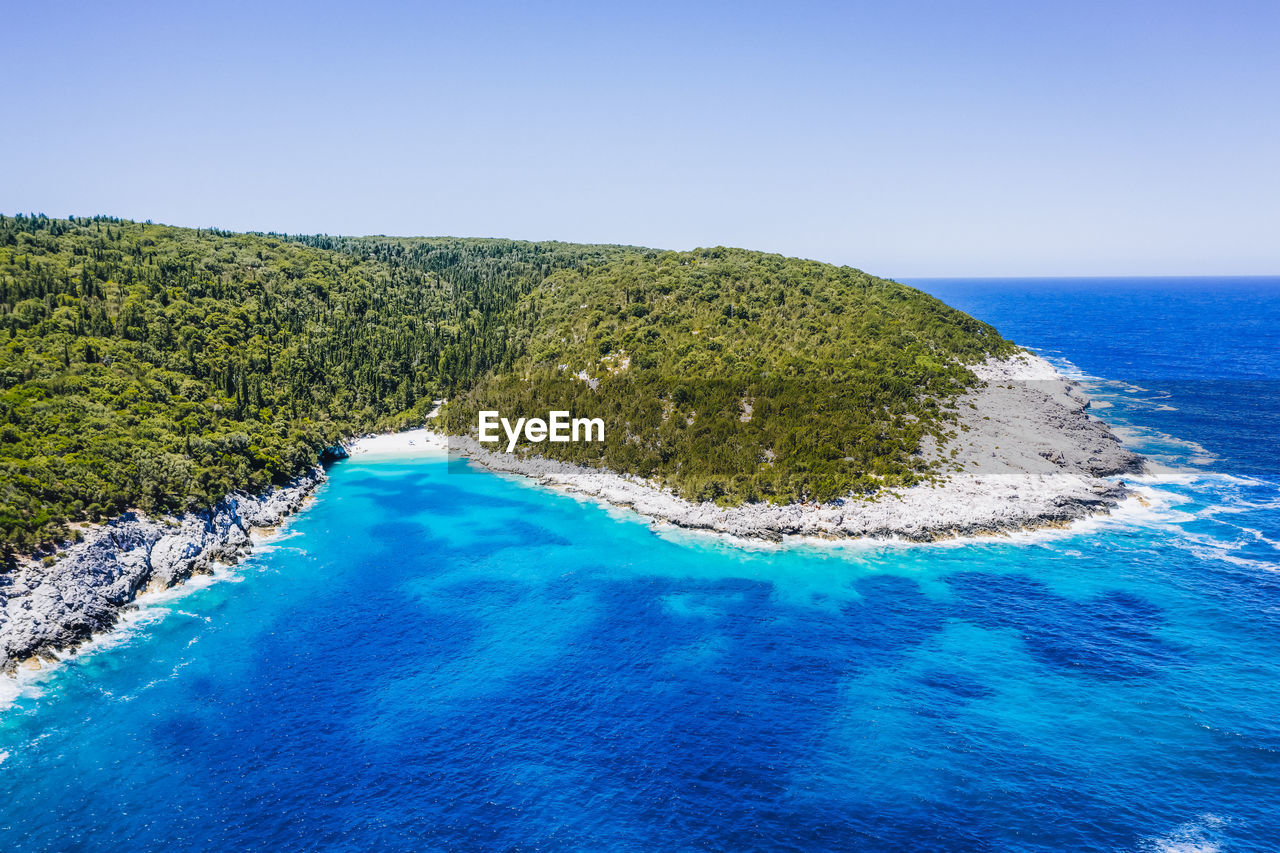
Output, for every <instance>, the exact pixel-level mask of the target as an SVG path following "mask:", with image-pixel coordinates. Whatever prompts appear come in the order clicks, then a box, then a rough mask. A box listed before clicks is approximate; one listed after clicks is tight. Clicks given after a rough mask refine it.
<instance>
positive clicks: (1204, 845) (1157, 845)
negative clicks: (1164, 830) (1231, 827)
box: [1138, 814, 1229, 853]
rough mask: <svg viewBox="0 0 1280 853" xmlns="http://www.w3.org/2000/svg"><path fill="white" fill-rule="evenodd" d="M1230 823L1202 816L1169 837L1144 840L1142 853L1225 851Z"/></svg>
mask: <svg viewBox="0 0 1280 853" xmlns="http://www.w3.org/2000/svg"><path fill="white" fill-rule="evenodd" d="M1228 823H1229V821H1228V820H1227V819H1225V818H1221V817H1218V816H1217V815H1215V814H1204V815H1200V816H1199V817H1198V818H1196V819H1195V820H1193V821H1188V822H1186V823H1183V824H1179V825H1178V826H1176V827H1174V828H1173V829H1172V830H1171V831H1170V832H1169V833H1168V834H1167V835H1161V836H1159V837H1156V838H1147V839H1144V840H1143V841H1142V842H1141V843H1140V844H1139V846H1138V850H1139V851H1141V853H1217V851H1219V850H1222V849H1223V844H1224V843H1225V838H1224V835H1223V829H1224V828H1225V827H1226V826H1227V824H1228Z"/></svg>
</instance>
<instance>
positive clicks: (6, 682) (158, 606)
mask: <svg viewBox="0 0 1280 853" xmlns="http://www.w3.org/2000/svg"><path fill="white" fill-rule="evenodd" d="M242 565H244V564H242ZM240 569H241V567H240V566H225V565H221V564H219V565H215V566H214V567H213V571H212V573H210V574H201V575H194V576H193V577H191V578H190V579H188V580H187V581H186V583H182V584H179V585H178V586H173V587H169V588H168V589H161V590H153V591H151V592H145V593H143V594H142V595H139V596H138V598H137V599H136V600H135V601H134V604H133V607H131V608H129V609H127V610H123V611H121V612H120V616H119V619H118V620H117V621H116V624H115V625H114V626H112V628H111V629H110V630H109V631H103V632H102V633H100V634H95V635H94V636H93V637H91V638H90V639H89V640H87V641H86V642H84V643H83V644H81V645H80V646H79V647H77V648H75V649H71V650H68V651H55V652H51V653H50V657H51V658H52V660H44V661H41V663H40V665H39V668H38V669H31V668H27V667H20V668H19V669H18V671H17V672H16V673H14V674H13V675H9V676H2V675H0V713H3V712H5V711H7V710H8V709H9V708H11V707H12V706H13V704H14V703H15V702H17V701H19V700H20V699H24V698H25V699H38V698H40V697H41V696H42V695H44V691H45V687H46V686H47V685H48V683H49V682H50V680H51V679H53V678H54V677H56V676H57V674H58V673H59V672H60V671H61V670H62V669H63V668H64V667H66V666H67V664H69V663H73V662H75V661H79V660H84V659H87V658H89V657H91V656H93V655H96V654H99V653H101V652H105V651H110V650H112V649H117V648H120V647H122V646H125V645H128V644H129V643H131V642H133V641H134V640H135V639H136V638H137V637H138V636H140V635H142V634H144V633H146V632H147V631H149V630H150V629H152V628H153V627H154V626H156V625H158V624H160V623H161V622H162V621H164V620H165V619H166V618H168V617H169V616H171V615H173V614H180V615H182V616H186V617H189V618H192V619H200V620H203V621H205V622H211V621H212V619H211V617H208V616H201V615H199V614H196V613H192V612H190V611H187V610H178V609H176V608H173V607H171V606H170V605H172V604H173V603H174V602H175V601H178V600H179V599H182V598H185V597H186V596H189V595H191V594H193V593H195V592H197V591H199V590H202V589H207V588H209V587H210V586H212V585H214V584H216V583H240V582H241V581H243V580H244V576H243V574H242V572H241V571H240ZM130 698H132V697H122V699H123V700H124V701H128V699H130Z"/></svg>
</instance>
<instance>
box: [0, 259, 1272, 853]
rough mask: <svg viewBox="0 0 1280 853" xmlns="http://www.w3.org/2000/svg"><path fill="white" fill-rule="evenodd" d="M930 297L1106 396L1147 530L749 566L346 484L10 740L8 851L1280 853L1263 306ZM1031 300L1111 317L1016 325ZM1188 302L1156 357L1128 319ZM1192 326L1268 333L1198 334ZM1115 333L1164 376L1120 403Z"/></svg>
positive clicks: (193, 592) (435, 471) (1053, 293)
mask: <svg viewBox="0 0 1280 853" xmlns="http://www.w3.org/2000/svg"><path fill="white" fill-rule="evenodd" d="M921 284H922V286H925V287H926V289H931V290H934V291H935V292H938V293H939V294H940V295H942V296H943V297H944V298H946V299H948V300H949V301H952V302H953V304H957V305H958V306H959V307H962V308H964V309H965V310H968V311H970V312H971V313H974V314H976V315H977V316H980V317H982V318H983V319H987V320H991V321H993V322H995V323H997V324H998V325H999V326H1000V327H1001V328H1002V330H1004V331H1005V332H1006V333H1007V334H1010V335H1011V336H1013V337H1015V338H1016V339H1019V340H1024V341H1026V342H1027V343H1029V344H1032V345H1035V346H1038V347H1040V348H1042V349H1043V350H1045V351H1046V352H1048V354H1049V355H1050V356H1052V357H1054V358H1057V359H1059V360H1060V363H1062V364H1063V365H1064V366H1067V367H1069V368H1070V369H1074V370H1077V371H1079V372H1080V373H1082V374H1087V375H1090V376H1093V377H1105V379H1095V380H1093V381H1091V383H1090V385H1091V388H1092V389H1093V391H1094V392H1095V394H1096V395H1097V399H1098V400H1099V402H1100V403H1102V404H1108V407H1105V408H1099V410H1098V411H1099V413H1100V414H1104V415H1105V416H1106V417H1108V418H1109V419H1111V420H1112V421H1113V422H1115V423H1116V424H1118V425H1119V426H1121V427H1122V428H1123V429H1124V430H1125V435H1126V436H1127V440H1128V441H1129V442H1130V443H1131V444H1133V445H1134V446H1135V447H1138V448H1139V449H1142V450H1145V451H1147V452H1150V453H1152V454H1154V455H1155V456H1156V458H1157V459H1158V460H1159V461H1160V462H1161V464H1162V467H1161V468H1160V469H1158V473H1157V474H1156V475H1154V476H1151V477H1148V478H1144V480H1143V482H1142V489H1143V494H1144V496H1145V499H1146V501H1147V504H1148V505H1147V506H1141V505H1136V504H1135V505H1133V506H1130V507H1128V508H1127V509H1126V511H1125V512H1124V513H1121V514H1120V515H1119V516H1117V517H1115V518H1111V519H1107V520H1103V521H1098V522H1092V523H1089V524H1086V525H1085V526H1083V527H1082V528H1080V529H1078V530H1076V531H1073V532H1070V533H1052V534H1049V533H1045V534H1032V535H1027V536H1022V537H1015V538H1014V539H1011V540H1006V541H999V542H985V543H968V544H948V545H940V546H905V545H877V546H869V545H851V546H845V547H826V546H824V547H817V546H812V547H797V548H790V549H778V548H770V547H754V548H744V547H738V546H733V545H728V544H725V543H723V542H721V541H719V540H716V539H712V538H707V537H702V536H697V535H692V534H684V533H679V532H665V533H655V532H654V531H652V530H650V528H649V527H648V526H647V525H646V524H644V523H642V522H640V521H638V520H637V519H635V518H634V517H632V516H629V515H628V514H626V513H622V512H611V511H607V510H604V509H600V508H598V507H595V506H592V505H588V504H584V503H580V502H578V501H575V500H573V499H571V498H568V497H564V496H560V495H555V494H550V493H547V492H544V491H542V490H539V489H536V488H532V487H529V486H526V485H522V484H521V483H518V482H516V481H513V480H508V479H504V478H500V477H497V476H494V475H490V474H485V473H458V472H456V471H453V470H451V469H450V468H449V467H448V466H446V465H445V464H444V463H443V462H440V461H435V460H409V459H396V458H382V459H375V458H371V457H364V458H360V459H357V460H351V461H347V462H344V463H341V464H339V465H337V466H335V467H334V468H333V470H332V472H331V474H332V476H331V479H330V480H329V482H328V483H327V484H326V485H325V486H324V487H323V488H322V490H321V492H320V494H319V497H318V499H317V501H316V502H315V504H314V505H313V506H312V507H311V508H310V509H309V510H307V511H306V512H304V513H303V514H301V515H300V516H298V517H297V518H296V519H294V521H293V522H292V523H291V525H290V527H289V529H288V531H287V533H286V534H285V535H284V536H282V537H281V538H279V539H277V540H276V541H274V542H273V544H272V545H271V546H270V547H268V548H265V549H263V550H262V551H261V552H259V553H258V554H257V555H255V556H254V557H253V558H252V559H251V560H249V561H248V562H247V563H246V564H244V565H242V566H239V567H237V568H236V569H234V570H232V571H230V572H227V573H225V575H223V576H221V577H220V578H218V579H215V580H214V581H213V582H211V583H206V584H205V585H203V586H200V587H197V588H191V589H187V590H184V591H181V592H180V593H171V594H169V595H167V596H162V597H160V598H158V599H155V600H153V601H151V602H150V603H149V604H148V605H147V606H146V607H144V608H143V609H142V610H141V611H140V613H139V615H138V616H137V617H136V618H135V619H134V620H133V621H132V622H131V623H130V624H129V625H128V626H127V627H126V628H125V629H123V630H122V631H120V632H117V633H116V634H114V635H112V636H111V637H109V638H107V639H106V640H104V642H103V643H102V644H101V647H100V648H99V649H97V650H96V651H93V652H92V653H89V654H85V655H81V656H78V657H77V658H75V659H74V660H73V661H72V662H70V663H68V664H67V665H65V666H63V667H62V668H60V669H58V670H57V671H56V672H54V673H52V674H50V675H48V676H46V677H45V678H43V679H42V680H40V681H39V682H38V683H36V684H33V685H30V686H29V687H28V689H27V690H26V692H24V693H23V694H22V695H20V696H18V697H17V698H16V699H15V700H14V701H13V702H12V704H11V705H10V707H9V708H8V709H7V710H5V711H3V712H2V713H0V756H3V760H2V761H0V792H2V796H0V848H2V849H5V850H85V851H98V850H139V849H162V848H163V849H166V850H208V849H246V848H248V849H256V848H266V849H282V848H283V849H325V850H368V849H405V850H474V849H504V850H506V849H510V850H691V849H696V850H748V849H771V850H814V849H844V850H940V851H942V850H948V851H949V850H996V851H1024V850H1026V851H1030V850H1138V851H1145V850H1170V851H1172V850H1198V851H1208V850H1249V851H1253V850H1268V849H1280V711H1278V709H1280V574H1277V571H1276V570H1277V569H1278V568H1280V544H1278V543H1280V514H1278V513H1277V510H1278V509H1280V477H1277V476H1276V475H1275V473H1274V472H1275V470H1276V469H1275V465H1274V459H1275V456H1274V452H1273V451H1274V450H1275V442H1274V439H1273V438H1272V437H1271V434H1270V433H1268V432H1267V431H1266V429H1265V425H1266V423H1267V422H1268V421H1267V420H1266V419H1267V418H1269V417H1273V416H1274V414H1275V411H1276V410H1275V409H1274V408H1272V406H1273V403H1274V402H1275V401H1274V399H1273V398H1272V397H1269V396H1268V394H1269V393H1271V385H1270V384H1269V382H1270V377H1271V376H1273V375H1274V368H1275V367H1277V366H1280V365H1277V363H1276V361H1277V359H1280V355H1278V354H1277V349H1278V348H1276V347H1274V346H1272V344H1271V343H1269V339H1267V338H1266V337H1265V336H1262V337H1260V336H1259V335H1258V334H1256V333H1255V332H1256V330H1257V329H1263V328H1265V329H1267V330H1269V329H1275V328H1277V326H1276V325H1273V324H1270V323H1267V322H1266V318H1268V317H1270V318H1271V320H1275V321H1280V289H1277V287H1276V283H1273V284H1272V285H1270V286H1263V285H1261V284H1259V283H1257V282H1252V283H1250V282H1245V283H1240V282H1212V283H1203V284H1202V285H1200V286H1199V288H1198V289H1197V288H1196V287H1194V286H1192V285H1188V284H1186V283H1182V284H1181V289H1178V288H1172V287H1168V288H1159V287H1153V286H1151V285H1149V284H1148V285H1144V286H1145V287H1147V288H1148V289H1147V290H1146V291H1144V292H1138V293H1137V294H1136V295H1135V293H1134V292H1132V291H1133V290H1134V289H1137V290H1138V291H1142V288H1141V287H1140V286H1139V285H1137V284H1133V285H1131V286H1130V288H1129V290H1125V289H1124V287H1120V288H1117V287H1116V286H1115V285H1114V284H1113V285H1110V286H1107V287H1103V286H1102V285H1097V286H1096V287H1095V290H1094V291H1091V292H1090V293H1091V295H1089V294H1085V295H1083V296H1082V295H1081V294H1080V293H1079V292H1074V291H1071V290H1070V289H1069V288H1067V287H1066V286H1065V285H1063V284H1062V283H1057V284H1049V285H1045V284H1034V283H1026V282H985V283H980V282H936V283H921ZM1033 286H1039V287H1046V288H1048V289H1047V290H1044V291H1043V292H1042V294H1041V299H1039V300H1036V302H1035V304H1037V305H1043V304H1045V303H1046V302H1047V303H1048V304H1049V305H1050V306H1051V307H1052V305H1053V303H1054V300H1055V299H1056V300H1062V304H1063V305H1068V306H1069V305H1072V304H1080V303H1081V302H1082V301H1088V302H1089V304H1090V305H1091V306H1094V310H1092V311H1091V312H1090V314H1089V316H1088V317H1087V318H1081V317H1078V316H1076V315H1075V314H1071V313H1069V312H1068V313H1066V314H1063V313H1054V312H1053V311H1051V310H1050V309H1045V314H1044V316H1043V317H1042V318H1041V319H1040V321H1039V322H1038V323H1037V322H1035V312H1034V310H1032V309H1031V308H1028V307H1027V306H1026V304H1025V302H1026V300H1025V299H1024V294H1025V292H1026V291H1027V289H1028V288H1030V287H1033ZM1073 286H1075V287H1084V286H1085V285H1084V284H1080V283H1075V284H1074V285H1073ZM1206 292H1207V293H1208V295H1206ZM1117 293H1118V294H1119V295H1118V296H1117V295H1116V294H1117ZM1064 294H1065V295H1064ZM1179 299H1182V300H1183V302H1184V303H1185V304H1186V306H1187V307H1185V310H1184V314H1183V317H1182V322H1181V323H1180V324H1179V323H1173V324H1171V328H1173V329H1175V330H1176V334H1178V335H1182V337H1181V338H1179V339H1178V340H1177V341H1174V342H1172V343H1169V342H1166V343H1164V344H1161V343H1159V342H1158V341H1157V342H1154V343H1152V342H1151V341H1150V340H1149V333H1148V332H1145V331H1144V330H1143V328H1142V327H1140V326H1139V325H1138V324H1140V323H1142V322H1145V320H1144V319H1143V315H1142V310H1143V304H1144V303H1145V305H1146V310H1147V311H1148V314H1147V315H1146V316H1151V314H1150V312H1155V311H1165V312H1169V311H1172V312H1175V313H1176V312H1177V311H1178V310H1179V309H1178V307H1177V305H1178V300H1179ZM1108 300H1112V303H1111V304H1113V307H1115V311H1114V314H1113V315H1112V316H1107V315H1106V312H1105V311H1104V310H1101V309H1097V307H1096V306H1098V305H1103V306H1104V307H1105V305H1106V304H1108ZM1116 300H1119V302H1116ZM1206 300H1208V302H1209V303H1212V304H1213V305H1216V306H1218V308H1217V310H1218V311H1220V312H1225V314H1226V315H1228V316H1229V315H1231V314H1232V313H1233V312H1234V313H1235V314H1236V315H1237V316H1240V317H1248V318H1249V322H1248V323H1247V324H1244V325H1245V326H1246V327H1247V328H1249V329H1254V330H1255V331H1254V332H1242V333H1240V334H1238V335H1237V336H1236V337H1235V338H1231V337H1230V336H1224V335H1222V334H1217V335H1207V334H1205V333H1204V331H1203V328H1202V326H1203V324H1204V323H1208V322H1211V321H1212V320H1213V317H1215V316H1216V315H1215V314H1214V313H1213V311H1210V310H1209V309H1206V307H1205V305H1206ZM1171 305H1172V306H1173V307H1170V306H1171ZM1002 313H1003V314H1004V315H1005V316H1001V315H1002ZM1258 318H1262V320H1260V321H1259V320H1258ZM1255 321H1256V322H1255ZM1020 323H1021V324H1024V325H1027V326H1028V327H1027V328H1020V327H1017V326H1018V325H1019V324H1020ZM1086 323H1087V324H1091V325H1092V326H1093V331H1092V332H1091V333H1089V334H1086V333H1085V332H1084V331H1082V330H1081V329H1080V328H1078V327H1077V326H1078V325H1080V324H1086ZM1198 324H1200V325H1198ZM1100 326H1101V329H1099V327H1100ZM1228 326H1229V324H1228ZM1165 334H1175V332H1166V333H1165ZM1104 339H1105V340H1106V341H1107V342H1109V343H1108V345H1109V346H1111V347H1114V346H1116V342H1117V341H1128V344H1127V346H1128V347H1129V348H1130V349H1132V348H1133V347H1136V346H1138V343H1135V341H1138V342H1141V341H1143V340H1146V341H1147V345H1148V346H1149V348H1150V350H1151V352H1148V353H1145V354H1142V356H1141V358H1140V359H1137V361H1139V362H1141V364H1142V365H1143V366H1144V367H1151V366H1152V365H1151V359H1152V358H1153V357H1154V358H1157V359H1158V358H1160V357H1162V356H1161V354H1162V353H1164V352H1169V353H1173V354H1174V355H1173V356H1170V359H1171V360H1170V362H1169V364H1168V366H1167V370H1166V371H1165V372H1166V375H1165V376H1164V377H1163V378H1162V377H1161V376H1159V375H1158V374H1159V373H1160V371H1159V370H1156V371H1155V372H1154V373H1147V374H1142V375H1139V374H1138V372H1135V371H1134V370H1132V369H1125V364H1124V363H1123V361H1122V359H1124V358H1129V357H1131V356H1132V354H1131V353H1129V354H1127V355H1116V354H1115V353H1114V352H1112V350H1111V349H1108V347H1106V346H1098V347H1094V348H1091V344H1090V342H1091V341H1094V340H1104ZM1194 347H1198V348H1199V349H1198V350H1197V352H1198V353H1199V354H1200V355H1201V356H1202V357H1201V358H1199V359H1191V358H1188V356H1187V353H1188V351H1189V350H1191V349H1192V348H1194ZM1250 348H1252V349H1250ZM1242 350H1243V351H1245V353H1246V354H1249V353H1250V352H1251V353H1252V355H1251V357H1250V358H1242V357H1241V355H1240V353H1241V351H1242ZM1218 351H1221V353H1222V354H1221V355H1215V353H1217V352H1218ZM1228 351H1229V352H1230V354H1231V355H1230V357H1231V359H1233V361H1232V362H1231V363H1232V364H1233V365H1236V366H1235V367H1233V368H1231V369H1232V370H1237V368H1239V369H1240V370H1242V371H1243V372H1242V373H1241V372H1235V373H1228V372H1227V370H1226V369H1225V368H1223V369H1222V370H1219V371H1217V372H1215V358H1218V359H1219V362H1218V363H1220V364H1225V363H1226V358H1227V356H1226V355H1225V353H1226V352H1228ZM1151 353H1154V356H1153V355H1152V354H1151ZM1135 358H1136V357H1135ZM1175 361H1176V363H1175ZM1131 367H1132V365H1130V368H1131ZM1250 371H1253V372H1250ZM1259 389H1260V390H1259ZM1219 398H1225V399H1226V400H1227V401H1228V402H1227V403H1224V402H1222V401H1221V400H1220V399H1219ZM1215 400H1217V401H1218V402H1215ZM1241 412H1244V413H1246V414H1248V413H1252V415H1253V416H1252V418H1248V417H1245V416H1242V415H1241V414H1240V413H1241ZM1224 420H1226V421H1234V422H1235V423H1234V428H1233V426H1232V424H1231V423H1224ZM1259 424H1261V426H1259ZM1259 441H1262V442H1269V444H1267V445H1264V446H1263V447H1261V448H1259V446H1258V442H1259ZM1268 453H1271V455H1270V459H1271V462H1270V466H1269V467H1268V463H1267V458H1268Z"/></svg>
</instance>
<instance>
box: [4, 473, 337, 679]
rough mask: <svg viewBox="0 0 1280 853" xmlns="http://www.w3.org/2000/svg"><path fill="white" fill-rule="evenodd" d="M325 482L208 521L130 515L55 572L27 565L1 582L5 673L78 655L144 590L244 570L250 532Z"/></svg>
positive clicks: (96, 533) (90, 533) (238, 501)
mask: <svg viewBox="0 0 1280 853" xmlns="http://www.w3.org/2000/svg"><path fill="white" fill-rule="evenodd" d="M323 476H324V474H323V471H322V470H321V469H319V468H317V469H315V470H314V471H312V472H310V473H308V474H306V475H304V476H302V477H299V478H298V479H296V480H294V481H293V482H291V483H290V484H288V485H287V486H284V487H281V488H276V489H273V490H272V491H270V492H268V493H266V494H263V495H256V496H254V495H240V494H233V495H229V496H228V497H227V498H225V499H224V500H222V501H221V502H220V503H218V504H217V505H216V506H214V507H213V509H212V511H210V512H209V513H207V514H204V513H199V514H197V513H190V514H187V515H184V516H181V517H178V518H148V517H147V516H145V515H143V514H142V513H139V512H130V513H127V514H125V515H124V516H122V517H120V518H118V519H116V520H114V521H111V522H109V523H107V524H104V525H100V526H97V527H94V528H91V529H89V530H87V531H86V532H85V533H84V538H83V540H82V541H80V542H77V543H75V544H72V545H69V546H68V547H67V548H66V551H65V556H63V557H62V558H61V559H59V560H57V561H56V562H54V563H53V564H52V565H48V566H46V565H43V564H42V563H39V562H26V563H22V564H20V565H19V567H18V568H17V569H16V570H14V571H11V572H9V573H8V574H6V575H0V672H13V671H14V670H15V669H16V668H17V667H18V666H19V665H21V664H22V663H24V662H26V663H27V664H28V665H31V666H37V665H38V664H39V662H40V660H41V659H45V660H50V659H53V658H54V657H55V653H57V652H63V651H67V650H69V649H73V648H75V647H76V646H77V645H79V644H80V643H82V642H84V641H85V640H87V639H89V638H90V637H91V636H93V635H94V634H96V633H99V632H101V631H104V630H106V629H108V628H110V627H111V626H113V625H114V624H115V623H116V621H117V619H118V618H119V615H120V612H121V611H122V610H123V609H124V608H126V607H128V606H129V604H130V603H132V602H133V601H134V600H135V599H136V598H137V597H138V596H139V595H140V594H141V593H143V592H145V591H147V590H155V589H165V588H168V587H171V586H174V585H175V584H179V583H181V582H183V581H184V580H186V579H188V578H190V577H191V576H192V575H194V574H199V573H202V572H209V571H211V570H212V568H213V566H214V565H215V564H217V563H235V562H237V561H239V560H240V559H241V558H243V557H244V556H245V555H246V554H247V553H248V552H249V551H250V550H251V549H252V546H253V539H252V533H253V531H254V530H257V529H265V528H271V527H275V526H277V525H279V524H280V523H281V522H282V521H283V520H284V519H285V518H286V517H287V516H288V515H290V514H291V513H293V512H295V511H296V510H297V509H298V508H299V507H300V506H302V504H303V502H304V501H305V500H306V498H307V496H308V495H309V494H310V493H311V491H312V490H313V489H314V488H315V486H316V485H317V484H318V483H319V482H320V480H321V479H322V478H323Z"/></svg>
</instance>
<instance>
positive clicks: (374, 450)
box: [347, 429, 448, 456]
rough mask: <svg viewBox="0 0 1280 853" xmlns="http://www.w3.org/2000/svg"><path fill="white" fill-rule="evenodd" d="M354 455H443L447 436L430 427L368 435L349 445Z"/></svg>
mask: <svg viewBox="0 0 1280 853" xmlns="http://www.w3.org/2000/svg"><path fill="white" fill-rule="evenodd" d="M347 452H348V453H349V454H351V455H352V456H366V455H368V456H443V455H444V454H445V453H447V452H448V445H447V438H446V437H445V436H443V435H441V434H440V433H438V432H432V431H431V430H428V429H411V430H406V431H404V432H391V433H384V434H382V435H366V436H362V437H360V438H357V439H356V440H355V441H353V442H351V444H349V445H348V446H347Z"/></svg>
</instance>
